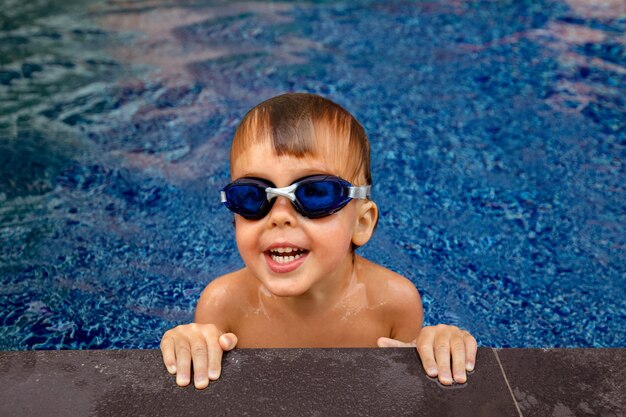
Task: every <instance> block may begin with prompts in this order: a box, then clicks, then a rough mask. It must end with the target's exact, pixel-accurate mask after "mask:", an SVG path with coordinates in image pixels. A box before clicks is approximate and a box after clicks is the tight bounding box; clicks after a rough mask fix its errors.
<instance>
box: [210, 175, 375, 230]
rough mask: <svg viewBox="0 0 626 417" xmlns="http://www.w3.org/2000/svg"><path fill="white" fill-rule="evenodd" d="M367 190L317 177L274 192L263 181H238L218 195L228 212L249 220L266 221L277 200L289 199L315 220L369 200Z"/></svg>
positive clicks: (332, 178) (298, 209)
mask: <svg viewBox="0 0 626 417" xmlns="http://www.w3.org/2000/svg"><path fill="white" fill-rule="evenodd" d="M370 190H371V186H369V185H364V186H360V187H355V186H353V185H352V184H350V183H349V182H348V181H345V180H342V179H341V178H339V177H335V176H333V175H319V174H318V175H311V176H308V177H304V178H300V179H299V180H297V181H296V182H294V183H293V184H291V185H289V186H287V187H282V188H275V186H274V184H273V183H272V182H271V181H268V180H265V179H262V178H254V177H246V178H240V179H238V180H235V181H233V182H231V183H230V184H228V185H227V186H226V187H224V189H223V190H222V191H221V193H220V194H221V198H222V203H224V205H225V206H226V207H227V208H228V209H229V210H230V211H232V212H235V213H237V214H239V215H241V216H243V217H245V218H246V219H248V220H259V219H262V218H263V217H265V216H266V215H267V213H269V212H270V210H271V209H272V206H273V205H274V202H275V201H276V197H278V196H281V197H285V198H288V199H289V200H290V201H291V203H292V204H293V206H294V207H295V209H296V211H297V212H298V213H300V214H301V215H303V216H305V217H308V218H311V219H317V218H320V217H324V216H328V215H331V214H333V213H336V212H338V211H339V210H341V209H342V208H343V207H344V206H345V205H346V204H348V203H349V202H350V200H352V199H353V198H359V199H366V198H369V197H370Z"/></svg>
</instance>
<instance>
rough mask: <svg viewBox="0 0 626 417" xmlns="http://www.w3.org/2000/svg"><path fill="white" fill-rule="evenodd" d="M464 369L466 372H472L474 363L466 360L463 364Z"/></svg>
mask: <svg viewBox="0 0 626 417" xmlns="http://www.w3.org/2000/svg"><path fill="white" fill-rule="evenodd" d="M465 370H466V371H468V372H472V371H473V370H474V364H473V363H469V362H468V363H467V364H466V365H465Z"/></svg>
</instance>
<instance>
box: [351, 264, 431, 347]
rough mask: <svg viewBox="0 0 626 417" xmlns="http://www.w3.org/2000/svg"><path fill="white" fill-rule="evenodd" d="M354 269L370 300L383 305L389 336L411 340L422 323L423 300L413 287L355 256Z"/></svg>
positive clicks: (395, 275)
mask: <svg viewBox="0 0 626 417" xmlns="http://www.w3.org/2000/svg"><path fill="white" fill-rule="evenodd" d="M359 265H360V266H359ZM357 268H358V269H361V271H362V272H363V273H362V276H363V277H364V280H365V283H366V285H367V287H368V295H369V297H370V299H373V300H376V304H377V305H380V306H383V310H384V315H385V317H386V318H387V321H388V322H389V324H390V326H391V329H392V330H391V337H393V338H397V339H398V340H403V341H411V340H413V339H414V338H415V337H416V336H417V333H418V331H419V329H420V328H421V327H422V322H423V310H422V299H421V297H420V294H419V292H418V290H417V288H415V285H414V284H413V283H412V282H411V281H409V280H408V279H407V278H405V277H403V276H402V275H400V274H398V273H396V272H393V271H391V270H389V269H387V268H385V267H383V266H381V265H378V264H375V263H373V262H371V261H368V260H366V259H364V258H361V257H357Z"/></svg>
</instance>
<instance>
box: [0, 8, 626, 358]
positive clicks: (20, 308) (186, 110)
mask: <svg viewBox="0 0 626 417" xmlns="http://www.w3.org/2000/svg"><path fill="white" fill-rule="evenodd" d="M5 3H7V4H6V7H4V9H3V11H2V14H0V30H1V31H0V248H1V249H0V251H1V252H0V283H1V286H0V312H1V314H0V317H1V318H2V319H1V322H0V349H33V348H34V349H58V348H154V347H156V346H158V342H159V338H160V336H161V334H162V333H163V332H164V331H165V330H166V329H168V328H170V327H172V326H174V325H176V324H179V323H182V322H188V321H191V319H192V317H193V308H194V305H195V302H196V299H197V297H198V296H199V293H200V291H201V290H202V289H203V288H204V286H205V285H206V283H207V282H209V281H210V280H211V279H212V278H214V277H216V276H219V275H220V274H223V273H225V272H228V271H230V270H233V269H235V268H238V267H240V266H242V262H241V260H240V259H239V257H238V255H237V251H236V248H235V245H234V241H233V230H232V225H231V220H232V218H231V215H230V213H229V212H228V211H227V210H225V209H224V208H223V207H221V205H220V202H219V195H218V190H219V188H220V187H221V186H223V185H224V184H225V183H227V182H228V147H229V143H230V137H231V135H232V133H233V131H234V128H235V126H236V124H237V122H238V120H239V119H240V118H241V117H242V115H243V114H244V113H245V111H247V110H248V109H249V108H250V107H251V106H253V105H254V104H257V103H258V102H259V101H261V100H263V99H265V98H268V97H270V96H273V95H276V94H279V93H282V92H285V91H309V92H314V93H320V94H323V95H326V96H328V97H329V98H331V99H333V100H335V101H337V102H338V103H340V104H342V105H343V106H345V107H346V108H347V109H349V110H350V111H352V112H353V113H354V114H355V115H356V116H357V118H358V119H359V120H360V121H361V122H362V124H363V125H364V127H365V128H366V131H367V132H368V135H369V137H370V140H371V146H372V151H373V152H372V156H373V158H372V169H373V176H374V186H373V194H374V199H375V200H376V202H377V203H378V205H379V207H380V209H381V218H380V222H379V226H378V228H377V230H376V233H375V236H374V238H373V240H372V241H370V242H369V243H368V244H367V245H366V246H365V247H363V248H361V249H360V251H361V253H362V254H363V255H364V256H366V257H368V258H370V259H372V260H374V261H376V262H379V263H381V264H383V265H385V266H387V267H389V268H391V269H393V270H395V271H397V272H399V273H401V274H403V275H405V276H407V277H408V278H410V279H411V280H412V281H413V282H414V283H415V285H416V286H417V288H418V289H419V290H420V292H421V293H422V297H423V300H424V307H425V319H426V322H427V324H434V323H439V322H446V323H452V324H457V325H459V326H462V327H464V328H467V329H468V330H470V331H471V332H472V333H473V334H474V335H475V336H476V337H477V339H478V340H479V342H480V343H481V344H483V345H488V346H503V347H506V346H516V347H533V346H535V347H551V346H559V347H562V346H580V347H588V346H624V340H626V320H625V318H626V289H625V288H626V286H625V279H626V262H625V261H626V256H625V249H626V237H625V233H624V230H625V226H626V221H625V220H626V210H625V208H626V198H625V195H624V184H626V175H625V169H624V154H625V152H624V147H625V145H626V104H625V99H624V97H626V52H625V51H626V46H625V45H626V34H625V28H626V11H625V10H624V9H623V6H621V5H620V4H621V3H619V2H611V1H608V0H607V1H604V2H593V4H589V2H582V1H578V0H569V1H567V2H565V1H562V2H561V1H513V0H510V1H498V2H492V1H470V2H458V1H453V0H445V1H444V0H442V1H437V2H425V1H351V2H345V1H324V2H320V1H315V2H280V3H273V2H266V1H265V2H225V1H223V2H216V1H213V2H199V1H198V2H193V1H185V2H175V3H172V2H167V1H163V0H158V1H150V2H148V1H143V0H139V1H133V2H123V1H117V0H109V1H97V0H83V1H79V2H73V3H72V4H71V5H61V4H58V2H53V1H44V0H37V1H31V2H18V1H15V0H11V1H7V2H5Z"/></svg>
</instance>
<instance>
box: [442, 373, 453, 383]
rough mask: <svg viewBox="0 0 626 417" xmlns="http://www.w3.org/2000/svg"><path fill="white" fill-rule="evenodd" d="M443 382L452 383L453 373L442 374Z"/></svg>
mask: <svg viewBox="0 0 626 417" xmlns="http://www.w3.org/2000/svg"><path fill="white" fill-rule="evenodd" d="M441 382H442V383H444V384H452V376H451V375H441Z"/></svg>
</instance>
